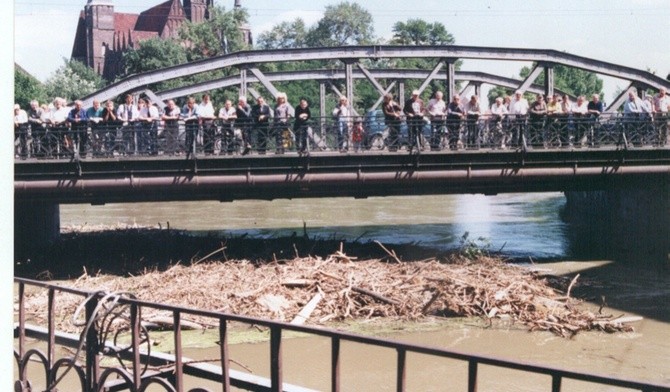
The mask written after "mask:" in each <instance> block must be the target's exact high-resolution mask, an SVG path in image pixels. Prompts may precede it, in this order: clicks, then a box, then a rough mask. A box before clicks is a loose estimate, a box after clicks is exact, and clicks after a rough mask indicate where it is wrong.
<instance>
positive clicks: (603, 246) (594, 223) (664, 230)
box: [563, 181, 670, 265]
mask: <svg viewBox="0 0 670 392" xmlns="http://www.w3.org/2000/svg"><path fill="white" fill-rule="evenodd" d="M565 196H566V199H567V203H566V208H565V211H564V215H563V216H564V219H565V220H566V221H568V222H569V223H570V230H571V232H570V233H569V235H568V237H569V238H570V239H571V246H574V247H577V248H579V250H580V252H579V253H582V254H583V253H588V252H584V251H585V250H586V251H588V249H587V248H588V247H590V248H592V250H593V253H594V254H605V255H607V256H609V257H613V258H615V259H617V260H621V261H633V262H653V263H660V264H666V265H670V182H669V181H665V182H661V183H653V184H649V183H648V184H646V185H645V186H644V187H636V188H629V189H620V190H612V191H595V192H567V193H566V194H565Z"/></svg>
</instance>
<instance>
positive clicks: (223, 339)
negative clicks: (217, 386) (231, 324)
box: [219, 317, 230, 392]
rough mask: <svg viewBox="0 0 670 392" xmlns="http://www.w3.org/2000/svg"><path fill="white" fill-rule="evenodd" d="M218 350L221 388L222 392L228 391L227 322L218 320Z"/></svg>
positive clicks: (221, 319)
mask: <svg viewBox="0 0 670 392" xmlns="http://www.w3.org/2000/svg"><path fill="white" fill-rule="evenodd" d="M219 344H220V346H219V348H220V350H221V375H222V378H221V387H222V390H223V392H229V391H230V361H229V357H228V321H227V320H226V319H225V318H223V317H221V318H220V319H219Z"/></svg>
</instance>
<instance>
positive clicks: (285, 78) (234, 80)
mask: <svg viewBox="0 0 670 392" xmlns="http://www.w3.org/2000/svg"><path fill="white" fill-rule="evenodd" d="M439 68H442V65H441V63H440V66H439ZM367 72H368V73H369V74H370V75H371V77H373V78H375V79H392V80H404V79H419V80H421V79H424V82H425V84H426V85H428V83H430V81H431V80H433V79H436V78H437V79H442V80H446V78H447V74H446V71H442V72H439V69H438V71H436V72H435V74H434V75H433V73H432V72H430V73H429V72H427V71H425V70H411V69H394V70H391V69H368V70H367ZM264 76H265V78H266V80H267V81H269V82H291V81H297V80H317V81H331V80H338V79H344V78H345V72H344V71H340V70H302V71H287V72H273V73H264ZM352 77H353V78H354V79H365V78H367V76H366V75H365V74H364V72H363V71H361V70H354V71H353V73H352ZM455 80H456V81H468V82H471V83H479V84H491V85H495V86H501V87H506V88H510V89H516V88H518V86H519V85H520V84H521V82H522V81H520V80H517V79H513V78H507V77H502V76H497V75H492V74H488V73H484V72H464V71H456V72H455ZM242 81H243V80H242V77H241V75H233V76H228V77H225V78H220V79H215V80H210V81H206V82H201V83H196V84H193V85H190V86H183V87H177V88H174V89H170V90H164V91H160V92H157V93H156V95H158V96H159V97H160V98H161V99H162V100H167V99H173V98H177V97H184V96H188V95H192V94H197V93H200V92H203V91H210V90H215V89H219V88H226V87H232V86H239V85H240V84H241V83H242ZM260 82H261V81H260V80H258V79H256V78H254V76H253V75H248V76H246V83H260ZM424 88H425V87H424ZM384 91H390V90H389V89H388V87H387V88H386V89H384ZM419 91H422V89H421V88H419ZM527 91H529V92H531V93H533V94H542V93H543V92H544V87H542V86H540V85H538V84H532V85H530V86H529V87H528V90H527ZM556 91H557V92H560V93H561V95H562V94H563V92H562V91H560V90H556ZM337 94H342V93H341V92H340V91H339V90H338V91H337ZM572 98H574V97H572Z"/></svg>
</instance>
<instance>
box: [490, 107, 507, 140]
mask: <svg viewBox="0 0 670 392" xmlns="http://www.w3.org/2000/svg"><path fill="white" fill-rule="evenodd" d="M507 113H508V111H507V106H505V105H504V104H503V99H502V97H498V98H496V99H495V102H494V103H493V105H491V118H490V119H489V133H490V134H491V135H492V136H493V137H492V142H493V145H494V146H495V147H500V148H502V149H505V148H507V145H506V144H507V143H509V140H508V139H507V134H506V133H505V132H504V131H503V126H502V123H503V120H504V119H505V117H507Z"/></svg>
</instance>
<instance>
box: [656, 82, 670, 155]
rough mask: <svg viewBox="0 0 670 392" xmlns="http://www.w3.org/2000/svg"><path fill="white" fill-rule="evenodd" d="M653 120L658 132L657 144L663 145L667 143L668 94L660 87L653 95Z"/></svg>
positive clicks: (669, 118) (669, 103) (669, 119)
mask: <svg viewBox="0 0 670 392" xmlns="http://www.w3.org/2000/svg"><path fill="white" fill-rule="evenodd" d="M654 110H655V112H656V113H655V122H656V127H657V128H658V133H659V145H661V146H664V145H666V144H667V143H668V121H670V117H669V116H668V113H669V112H670V95H668V93H667V91H666V90H665V88H663V87H661V88H660V89H659V90H658V94H656V96H655V97H654Z"/></svg>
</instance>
